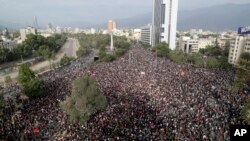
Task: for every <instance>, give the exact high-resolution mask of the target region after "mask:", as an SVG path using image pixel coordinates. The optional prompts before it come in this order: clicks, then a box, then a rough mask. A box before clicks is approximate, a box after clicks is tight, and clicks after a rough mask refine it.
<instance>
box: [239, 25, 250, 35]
mask: <svg viewBox="0 0 250 141" xmlns="http://www.w3.org/2000/svg"><path fill="white" fill-rule="evenodd" d="M238 34H240V35H246V34H250V26H248V27H240V28H239V29H238Z"/></svg>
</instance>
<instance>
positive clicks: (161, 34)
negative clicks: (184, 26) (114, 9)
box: [152, 0, 178, 50]
mask: <svg viewBox="0 0 250 141" xmlns="http://www.w3.org/2000/svg"><path fill="white" fill-rule="evenodd" d="M177 13H178V0H153V18H152V26H153V32H152V34H153V35H152V45H153V46H154V45H156V44H158V43H160V42H166V43H168V44H169V47H170V48H171V49H172V50H173V49H175V47H176V45H175V42H176V41H175V40H176V28H177Z"/></svg>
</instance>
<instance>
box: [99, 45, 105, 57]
mask: <svg viewBox="0 0 250 141" xmlns="http://www.w3.org/2000/svg"><path fill="white" fill-rule="evenodd" d="M105 50H106V48H105V46H101V47H100V48H99V57H100V58H101V59H102V58H104V57H105V56H106V51H105Z"/></svg>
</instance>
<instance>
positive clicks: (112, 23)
mask: <svg viewBox="0 0 250 141" xmlns="http://www.w3.org/2000/svg"><path fill="white" fill-rule="evenodd" d="M114 29H116V22H115V21H112V20H109V21H108V32H112V31H113V30H114Z"/></svg>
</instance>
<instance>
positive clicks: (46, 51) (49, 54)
mask: <svg viewBox="0 0 250 141" xmlns="http://www.w3.org/2000/svg"><path fill="white" fill-rule="evenodd" d="M39 52H40V54H41V55H42V56H43V57H44V59H46V60H48V61H49V64H50V68H51V60H52V59H53V58H54V57H55V53H54V51H52V50H50V48H49V47H48V46H47V45H42V46H40V47H39Z"/></svg>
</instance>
